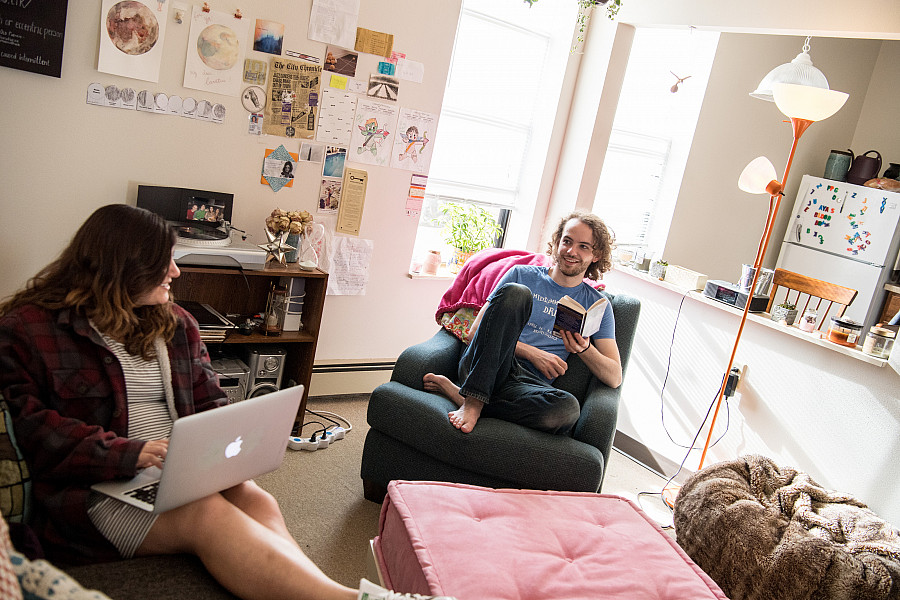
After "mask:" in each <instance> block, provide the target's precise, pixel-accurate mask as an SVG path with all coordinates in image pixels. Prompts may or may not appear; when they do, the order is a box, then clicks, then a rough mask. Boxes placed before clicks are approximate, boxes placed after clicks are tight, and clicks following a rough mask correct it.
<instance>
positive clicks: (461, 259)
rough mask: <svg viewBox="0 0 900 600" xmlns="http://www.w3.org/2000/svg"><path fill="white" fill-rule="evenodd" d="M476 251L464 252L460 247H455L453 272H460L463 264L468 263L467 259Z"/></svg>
mask: <svg viewBox="0 0 900 600" xmlns="http://www.w3.org/2000/svg"><path fill="white" fill-rule="evenodd" d="M473 254H475V253H474V252H463V251H462V250H460V249H459V248H454V249H453V263H452V264H451V265H450V272H451V273H459V270H460V269H462V267H463V265H464V264H466V261H467V260H469V257H471V256H472V255H473Z"/></svg>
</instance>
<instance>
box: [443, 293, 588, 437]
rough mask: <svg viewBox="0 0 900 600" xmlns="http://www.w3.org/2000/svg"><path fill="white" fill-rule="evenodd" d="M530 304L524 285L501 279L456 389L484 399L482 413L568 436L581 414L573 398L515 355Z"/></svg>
mask: <svg viewBox="0 0 900 600" xmlns="http://www.w3.org/2000/svg"><path fill="white" fill-rule="evenodd" d="M531 307H532V300H531V290H530V289H528V288H527V287H525V286H524V285H520V284H518V283H507V284H506V285H504V286H503V287H501V288H499V289H498V290H497V292H496V294H495V295H494V298H493V300H491V302H490V304H489V305H488V307H487V309H486V310H485V313H484V315H482V317H481V322H480V323H479V325H478V330H477V331H476V332H475V338H474V339H472V341H471V342H470V343H469V346H468V348H466V350H465V351H464V352H463V355H462V358H461V359H460V361H459V380H460V381H461V382H462V386H461V387H460V390H459V392H460V394H462V395H463V396H465V397H467V398H468V397H471V398H474V399H477V400H482V401H483V402H484V403H485V404H484V408H483V409H482V411H481V416H482V417H492V418H495V419H503V420H504V421H511V422H513V423H518V424H519V425H524V426H525V427H531V428H532V429H537V430H540V431H546V432H548V433H565V434H568V433H570V432H571V430H572V427H573V426H574V425H575V423H576V421H578V416H579V414H580V413H581V405H580V404H579V403H578V400H577V399H576V398H575V396H573V395H572V394H570V393H568V392H566V391H563V390H559V389H556V388H554V387H552V386H550V385H549V384H548V383H547V382H546V381H545V380H543V379H541V378H540V377H538V376H537V375H535V374H534V373H533V372H531V371H530V370H528V369H527V368H526V367H524V366H523V365H522V364H521V363H520V362H519V361H518V360H517V359H516V356H515V351H516V342H518V340H519V335H521V333H522V329H523V328H524V327H525V324H526V323H527V322H528V319H529V317H531Z"/></svg>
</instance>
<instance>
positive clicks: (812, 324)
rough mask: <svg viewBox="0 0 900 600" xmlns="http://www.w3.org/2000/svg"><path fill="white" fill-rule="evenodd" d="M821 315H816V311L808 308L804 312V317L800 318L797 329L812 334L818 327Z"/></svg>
mask: <svg viewBox="0 0 900 600" xmlns="http://www.w3.org/2000/svg"><path fill="white" fill-rule="evenodd" d="M818 321H819V315H818V313H816V309H814V308H807V309H806V310H805V311H803V316H802V317H800V323H799V324H798V325H797V327H799V328H800V331H805V332H807V333H812V332H813V331H815V330H816V327H817V326H818Z"/></svg>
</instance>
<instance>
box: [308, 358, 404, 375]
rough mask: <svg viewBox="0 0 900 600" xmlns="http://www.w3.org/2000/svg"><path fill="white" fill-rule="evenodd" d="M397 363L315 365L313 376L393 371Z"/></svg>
mask: <svg viewBox="0 0 900 600" xmlns="http://www.w3.org/2000/svg"><path fill="white" fill-rule="evenodd" d="M396 364H397V363H396V362H394V361H390V362H365V363H332V364H327V365H313V370H312V372H313V374H314V375H315V374H324V373H362V372H370V371H393V370H394V365H396Z"/></svg>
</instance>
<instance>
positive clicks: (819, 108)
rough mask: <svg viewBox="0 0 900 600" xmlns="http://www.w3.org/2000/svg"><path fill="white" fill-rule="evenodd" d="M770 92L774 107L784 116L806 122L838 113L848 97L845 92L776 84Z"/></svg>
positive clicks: (791, 84) (790, 84) (819, 119)
mask: <svg viewBox="0 0 900 600" xmlns="http://www.w3.org/2000/svg"><path fill="white" fill-rule="evenodd" d="M772 92H773V95H774V97H775V105H776V106H778V110H780V111H781V112H782V113H784V114H785V116H787V117H790V118H792V119H805V120H807V121H821V120H822V119H827V118H828V117H830V116H831V115H833V114H834V113H836V112H837V111H839V110H840V109H841V107H842V106H844V103H845V102H846V101H847V98H849V97H850V95H849V94H847V93H845V92H838V91H835V90H823V89H822V88H817V87H809V86H808V85H797V84H793V83H776V84H775V85H774V86H772Z"/></svg>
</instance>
